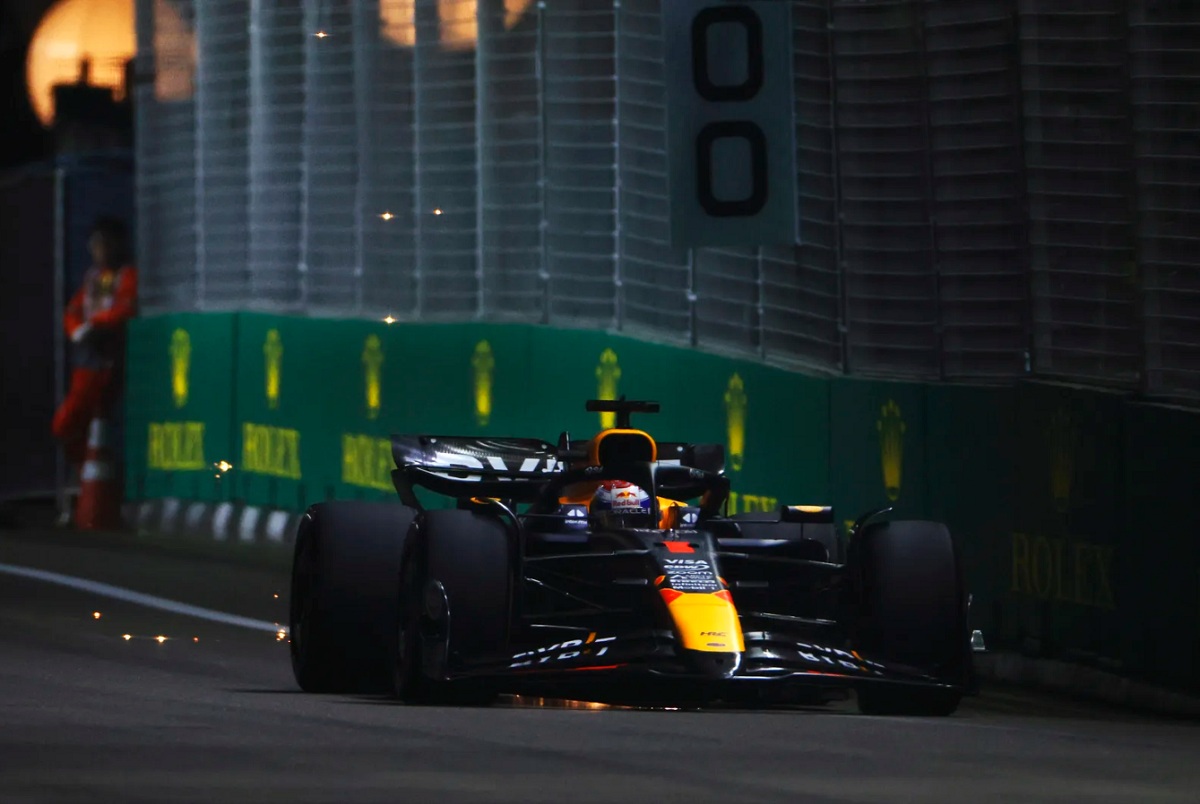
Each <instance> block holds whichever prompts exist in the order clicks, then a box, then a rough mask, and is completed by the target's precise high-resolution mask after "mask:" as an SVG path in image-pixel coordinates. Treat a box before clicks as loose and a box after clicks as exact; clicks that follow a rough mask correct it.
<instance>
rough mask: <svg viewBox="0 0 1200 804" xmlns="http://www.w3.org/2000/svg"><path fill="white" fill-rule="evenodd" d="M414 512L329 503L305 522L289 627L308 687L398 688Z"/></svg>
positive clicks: (298, 670) (295, 661)
mask: <svg viewBox="0 0 1200 804" xmlns="http://www.w3.org/2000/svg"><path fill="white" fill-rule="evenodd" d="M414 515H415V512H414V511H413V510H412V509H411V508H408V507H406V506H403V505H399V504H397V503H371V502H329V503H318V504H316V505H313V506H311V507H310V508H309V509H308V510H307V511H306V512H305V514H304V517H303V518H302V519H301V520H300V528H299V530H298V532H297V534H296V547H295V552H294V554H293V560H292V581H291V596H290V601H289V606H288V610H289V611H288V620H289V622H288V627H289V630H290V635H291V644H290V649H291V658H292V673H293V675H294V676H295V678H296V682H297V683H298V684H299V685H300V688H301V689H302V690H304V691H305V692H313V693H380V692H387V691H388V690H389V689H390V686H391V683H390V664H389V656H390V654H391V650H390V647H391V644H392V639H393V636H392V623H394V622H395V621H396V588H397V585H398V583H399V578H400V556H401V553H402V550H403V547H404V541H405V536H406V534H407V533H408V529H409V525H410V524H411V523H412V521H413V517H414Z"/></svg>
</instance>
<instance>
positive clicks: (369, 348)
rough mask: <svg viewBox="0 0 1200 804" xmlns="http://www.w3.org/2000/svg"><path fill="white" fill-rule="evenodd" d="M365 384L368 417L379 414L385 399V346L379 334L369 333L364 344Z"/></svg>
mask: <svg viewBox="0 0 1200 804" xmlns="http://www.w3.org/2000/svg"><path fill="white" fill-rule="evenodd" d="M362 362H363V375H364V376H363V385H364V389H363V390H364V393H365V394H366V401H367V418H368V419H374V418H376V417H377V416H379V406H380V404H381V402H382V401H383V382H382V380H381V377H382V374H383V370H382V368H383V346H382V345H380V343H379V336H378V335H368V336H367V341H366V343H365V344H364V345H363V353H362Z"/></svg>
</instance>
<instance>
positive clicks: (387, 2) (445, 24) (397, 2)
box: [379, 0, 533, 50]
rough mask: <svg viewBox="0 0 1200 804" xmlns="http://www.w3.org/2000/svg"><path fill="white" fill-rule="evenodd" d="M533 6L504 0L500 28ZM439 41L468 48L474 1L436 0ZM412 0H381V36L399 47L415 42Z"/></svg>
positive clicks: (473, 34)
mask: <svg viewBox="0 0 1200 804" xmlns="http://www.w3.org/2000/svg"><path fill="white" fill-rule="evenodd" d="M532 5H533V0H504V27H505V28H512V27H513V26H514V25H516V24H517V23H518V22H520V21H521V17H523V16H524V15H525V12H526V11H528V10H529V8H530V6H532ZM437 7H438V23H439V27H440V29H441V31H440V35H439V37H438V38H439V40H440V41H441V43H442V45H443V46H444V47H446V48H447V49H449V50H469V49H470V48H472V47H474V46H475V42H476V40H478V38H479V27H478V24H477V22H476V0H438V4H437ZM413 8H414V3H413V0H381V2H380V3H379V19H380V21H381V22H382V23H383V25H382V29H383V35H384V36H385V37H387V38H388V39H389V40H390V41H391V42H393V43H394V44H397V45H400V46H401V47H412V46H413V45H415V44H416V43H417V29H416V25H415V22H414V15H413Z"/></svg>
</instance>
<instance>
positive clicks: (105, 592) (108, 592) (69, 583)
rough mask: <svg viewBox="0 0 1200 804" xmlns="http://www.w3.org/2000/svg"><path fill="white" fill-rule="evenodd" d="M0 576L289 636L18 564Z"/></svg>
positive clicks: (4, 567) (260, 624)
mask: <svg viewBox="0 0 1200 804" xmlns="http://www.w3.org/2000/svg"><path fill="white" fill-rule="evenodd" d="M0 573H3V574H6V575H15V576H17V577H18V578H30V579H32V580H35V581H44V582H46V583H52V584H57V585H58V586H66V587H68V588H71V589H78V590H80V591H82V592H91V593H92V594H94V595H100V596H102V597H109V598H112V599H114V600H123V601H125V602H126V603H133V604H135V605H138V606H146V607H147V608H152V609H159V610H160V611H169V612H171V613H172V614H182V615H183V616H185V617H196V618H198V619H201V620H210V621H212V622H214V623H223V624H225V625H233V626H236V627H238V628H249V629H251V630H254V631H267V632H269V633H272V634H278V633H279V632H280V631H283V632H285V633H286V631H287V626H283V625H279V624H278V623H270V622H267V621H266V620H255V619H252V618H250V617H242V616H240V615H237V614H227V613H225V612H223V611H215V610H213V609H206V608H203V607H202V606H193V605H192V604H190V603H180V602H179V601H176V600H167V599H166V598H165V597H157V596H156V595H148V594H146V593H144V592H135V591H133V590H132V589H125V588H124V587H121V586H112V585H111V584H107V583H100V582H99V581H90V580H88V579H87V578H76V577H75V576H73V575H63V574H61V573H58V572H50V571H48V570H40V569H33V568H32V567H19V566H17V565H16V564H4V563H0Z"/></svg>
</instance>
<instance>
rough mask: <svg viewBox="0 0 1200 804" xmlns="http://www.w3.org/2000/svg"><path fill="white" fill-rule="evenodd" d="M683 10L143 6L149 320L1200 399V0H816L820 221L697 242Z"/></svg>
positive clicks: (812, 166)
mask: <svg viewBox="0 0 1200 804" xmlns="http://www.w3.org/2000/svg"><path fill="white" fill-rule="evenodd" d="M664 1H665V0H540V1H539V0H478V1H477V0H304V2H302V3H285V2H282V0H250V2H232V1H231V0H206V2H203V3H200V2H196V0H139V58H138V65H139V72H140V73H141V74H142V75H143V76H146V75H150V74H153V76H154V80H142V81H141V82H140V84H139V91H138V101H139V103H138V125H139V128H138V131H139V137H138V148H139V152H138V156H139V161H138V169H139V217H140V220H141V221H142V226H141V229H140V236H139V246H140V259H141V262H142V266H143V270H144V273H145V299H146V305H147V309H150V310H184V309H203V310H213V309H270V310H283V311H296V312H311V313H314V314H333V315H352V316H383V315H392V316H395V317H397V318H399V319H424V320H468V319H490V320H519V321H534V322H548V323H555V324H563V325H582V326H589V327H602V328H612V329H619V330H623V331H627V332H629V333H631V334H636V335H639V336H644V337H648V338H651V339H656V340H663V341H669V342H675V343H683V344H693V345H696V346H698V347H700V348H702V349H707V350H712V351H720V352H726V353H736V354H742V355H747V356H754V357H758V358H760V359H763V360H766V361H768V362H771V363H775V364H781V365H793V366H803V367H809V368H815V369H819V370H828V371H832V372H846V373H850V374H859V375H868V376H888V377H901V378H913V379H925V380H938V379H946V380H950V379H975V380H978V379H982V380H1005V379H1011V378H1015V377H1020V376H1026V375H1030V374H1032V375H1037V376H1043V377H1051V378H1061V379H1068V380H1075V381H1081V382H1085V383H1090V384H1095V385H1101V386H1111V387H1118V388H1125V389H1131V390H1140V391H1144V392H1147V393H1149V394H1151V395H1157V396H1165V397H1177V398H1180V397H1185V398H1186V397H1190V398H1200V323H1198V321H1200V249H1197V248H1196V247H1195V240H1196V239H1197V235H1196V234H1195V231H1194V230H1195V229H1196V227H1195V226H1194V225H1190V224H1194V223H1196V220H1195V219H1196V217H1197V214H1198V213H1197V210H1198V209H1200V198H1198V193H1197V189H1196V188H1197V186H1198V184H1197V181H1196V179H1197V178H1200V156H1198V152H1197V149H1196V148H1195V147H1194V142H1195V137H1196V133H1197V130H1198V129H1200V119H1198V118H1197V113H1196V111H1195V106H1194V103H1193V102H1192V97H1193V96H1194V94H1195V91H1196V90H1197V88H1198V84H1200V68H1197V67H1195V66H1194V65H1195V64H1200V58H1197V55H1198V54H1197V52H1196V51H1197V49H1198V48H1197V46H1196V45H1195V44H1194V43H1195V41H1196V39H1197V35H1198V34H1200V27H1198V23H1197V20H1196V15H1195V12H1194V10H1193V9H1191V8H1190V5H1189V4H1188V3H1184V2H1154V3H1148V4H1138V5H1137V8H1135V9H1134V10H1132V11H1130V10H1129V9H1128V8H1127V4H1122V3H1118V2H1116V0H1097V1H1096V2H1088V3H1083V2H1079V0H1045V2H1043V0H1037V2H1034V0H959V2H954V3H945V2H942V3H938V2H928V1H924V2H922V1H919V0H876V1H875V2H870V1H867V2H862V1H861V0H854V1H853V2H851V1H850V0H793V2H791V21H792V23H791V24H792V45H793V54H792V59H793V65H794V75H793V79H794V80H793V94H794V108H793V117H794V121H795V147H796V165H797V176H796V183H795V192H796V195H797V204H798V210H799V222H798V223H799V231H800V240H799V242H798V243H795V244H794V245H792V246H783V247H780V246H770V247H752V246H746V247H742V248H697V249H685V248H678V247H672V245H671V243H670V238H669V232H670V212H671V210H670V199H669V192H668V181H667V168H668V161H669V160H668V157H669V154H668V153H667V145H666V143H667V132H666V122H667V114H668V104H667V90H666V83H665V81H666V78H665V65H664V61H663V53H664V47H663V30H662V24H663V23H662V19H663V17H662V5H661V4H662V3H663V2H664Z"/></svg>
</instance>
